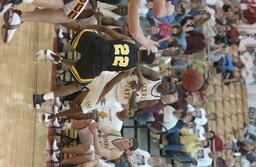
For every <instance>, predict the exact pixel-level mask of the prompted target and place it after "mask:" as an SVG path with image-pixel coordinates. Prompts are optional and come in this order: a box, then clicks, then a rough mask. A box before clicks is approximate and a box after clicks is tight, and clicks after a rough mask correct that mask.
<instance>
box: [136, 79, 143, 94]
mask: <svg viewBox="0 0 256 167" xmlns="http://www.w3.org/2000/svg"><path fill="white" fill-rule="evenodd" d="M143 84H144V83H143V81H142V80H141V79H139V80H138V84H137V91H138V90H140V89H142V87H143Z"/></svg>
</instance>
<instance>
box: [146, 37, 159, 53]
mask: <svg viewBox="0 0 256 167" xmlns="http://www.w3.org/2000/svg"><path fill="white" fill-rule="evenodd" d="M142 46H143V47H144V48H145V49H146V50H147V51H148V55H149V54H150V52H156V51H157V47H158V46H159V44H158V43H157V42H156V41H153V40H151V39H150V38H149V37H147V38H145V39H144V40H143V41H142Z"/></svg>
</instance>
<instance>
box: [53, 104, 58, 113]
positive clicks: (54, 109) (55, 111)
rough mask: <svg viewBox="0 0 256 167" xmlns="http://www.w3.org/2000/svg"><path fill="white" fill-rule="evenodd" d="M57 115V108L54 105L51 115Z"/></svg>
mask: <svg viewBox="0 0 256 167" xmlns="http://www.w3.org/2000/svg"><path fill="white" fill-rule="evenodd" d="M58 113H59V107H58V106H56V105H54V106H53V114H54V115H56V114H58Z"/></svg>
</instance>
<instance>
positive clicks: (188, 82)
mask: <svg viewBox="0 0 256 167" xmlns="http://www.w3.org/2000/svg"><path fill="white" fill-rule="evenodd" d="M182 84H183V86H184V87H185V88H186V89H187V90H188V91H197V90H198V89H200V88H201V87H202V86H203V84H204V76H203V74H202V73H201V72H199V71H197V70H192V69H191V70H187V71H186V72H185V73H184V74H183V77H182Z"/></svg>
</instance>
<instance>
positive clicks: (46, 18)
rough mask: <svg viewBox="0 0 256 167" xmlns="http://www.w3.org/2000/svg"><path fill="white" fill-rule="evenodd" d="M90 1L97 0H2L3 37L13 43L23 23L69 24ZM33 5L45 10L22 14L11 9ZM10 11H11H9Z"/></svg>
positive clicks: (0, 11)
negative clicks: (16, 6)
mask: <svg viewBox="0 0 256 167" xmlns="http://www.w3.org/2000/svg"><path fill="white" fill-rule="evenodd" d="M89 1H90V3H91V4H94V1H95V0H47V1H45V0H1V3H0V15H2V14H3V13H4V21H5V24H4V25H3V26H2V37H3V41H4V42H5V43H7V42H9V41H11V39H12V38H13V35H14V33H15V31H16V30H17V28H18V27H19V26H20V24H21V23H22V22H28V21H30V22H47V23H67V22H70V21H72V19H76V18H77V17H78V16H79V15H80V13H81V12H82V11H83V9H84V8H85V6H86V5H87V4H88V2H89ZM22 2H24V3H28V4H33V5H35V6H40V7H44V9H40V10H34V11H30V12H21V11H19V10H15V9H12V8H11V9H10V7H11V6H12V5H17V4H20V3H22ZM8 9H9V10H8Z"/></svg>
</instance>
